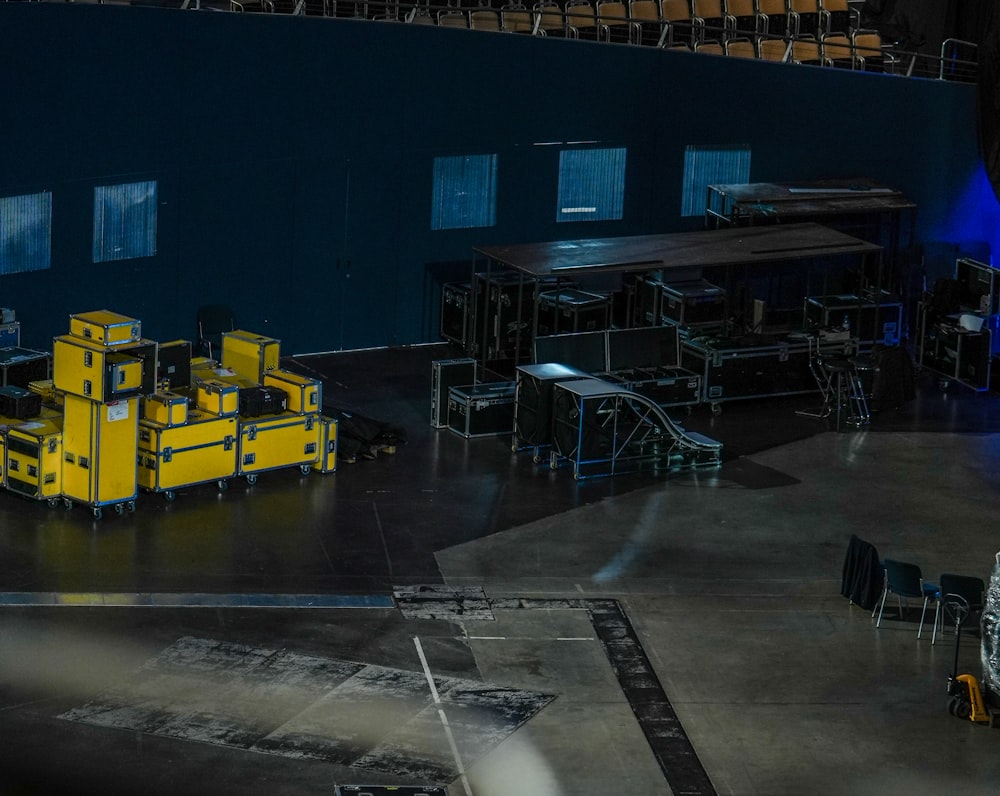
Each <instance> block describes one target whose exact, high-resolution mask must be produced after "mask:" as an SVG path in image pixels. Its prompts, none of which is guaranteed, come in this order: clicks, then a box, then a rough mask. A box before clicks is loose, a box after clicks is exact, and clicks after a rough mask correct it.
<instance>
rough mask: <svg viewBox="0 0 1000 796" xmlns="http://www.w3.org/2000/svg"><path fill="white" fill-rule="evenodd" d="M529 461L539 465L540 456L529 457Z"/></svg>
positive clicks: (540, 461)
mask: <svg viewBox="0 0 1000 796" xmlns="http://www.w3.org/2000/svg"><path fill="white" fill-rule="evenodd" d="M531 461H533V462H534V463H535V464H541V463H542V457H541V456H532V457H531Z"/></svg>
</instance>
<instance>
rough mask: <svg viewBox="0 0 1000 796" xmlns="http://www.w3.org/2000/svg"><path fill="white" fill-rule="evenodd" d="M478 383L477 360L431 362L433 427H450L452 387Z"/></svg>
mask: <svg viewBox="0 0 1000 796" xmlns="http://www.w3.org/2000/svg"><path fill="white" fill-rule="evenodd" d="M475 383H476V360H474V359H472V358H471V357H462V358H459V359H436V360H434V361H433V362H431V426H432V427H434V428H445V427H446V426H447V425H448V391H449V390H450V389H451V388H452V387H460V386H462V385H464V384H475Z"/></svg>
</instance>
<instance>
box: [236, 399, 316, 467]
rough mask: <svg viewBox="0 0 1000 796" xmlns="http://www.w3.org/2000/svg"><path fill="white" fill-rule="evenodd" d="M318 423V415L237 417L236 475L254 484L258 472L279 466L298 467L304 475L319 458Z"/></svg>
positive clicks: (287, 413) (288, 414) (289, 413)
mask: <svg viewBox="0 0 1000 796" xmlns="http://www.w3.org/2000/svg"><path fill="white" fill-rule="evenodd" d="M320 426H321V424H320V418H319V415H318V414H316V415H300V414H298V413H296V412H282V413H281V414H280V415H270V416H268V417H253V418H242V417H241V418H239V449H238V453H237V460H236V472H237V475H242V476H244V477H246V480H247V483H248V484H255V483H257V474H258V473H261V472H264V471H265V470H277V469H280V468H282V467H298V468H299V470H301V471H302V474H303V475H305V474H306V473H308V472H309V471H310V470H311V469H312V466H313V464H315V463H316V461H317V460H318V458H319V442H320Z"/></svg>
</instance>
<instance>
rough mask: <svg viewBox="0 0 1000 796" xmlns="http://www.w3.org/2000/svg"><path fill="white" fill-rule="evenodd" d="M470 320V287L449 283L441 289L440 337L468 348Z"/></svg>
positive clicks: (467, 284) (469, 285)
mask: <svg viewBox="0 0 1000 796" xmlns="http://www.w3.org/2000/svg"><path fill="white" fill-rule="evenodd" d="M471 319H472V285H471V284H470V283H468V282H465V283H459V282H449V283H448V284H446V285H444V286H442V288H441V336H442V337H443V338H444V339H445V340H450V341H451V342H453V343H456V344H457V345H459V346H461V347H462V349H463V350H467V349H468V347H469V342H470V341H469V324H470V323H471Z"/></svg>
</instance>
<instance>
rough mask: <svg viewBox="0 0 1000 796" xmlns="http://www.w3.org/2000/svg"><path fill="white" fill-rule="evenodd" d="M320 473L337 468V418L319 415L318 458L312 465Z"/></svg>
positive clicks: (329, 471)
mask: <svg viewBox="0 0 1000 796" xmlns="http://www.w3.org/2000/svg"><path fill="white" fill-rule="evenodd" d="M312 469H313V470H316V471H317V472H320V473H332V472H334V471H335V470H336V469H337V419H336V418H334V417H326V416H324V415H320V417H319V458H318V459H317V460H316V463H315V464H314V465H313V466H312Z"/></svg>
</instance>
